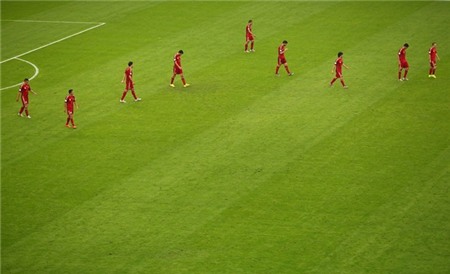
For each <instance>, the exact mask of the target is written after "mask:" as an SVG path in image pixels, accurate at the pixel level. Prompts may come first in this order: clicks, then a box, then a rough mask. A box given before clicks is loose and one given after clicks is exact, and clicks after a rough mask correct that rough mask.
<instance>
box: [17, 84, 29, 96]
mask: <svg viewBox="0 0 450 274" xmlns="http://www.w3.org/2000/svg"><path fill="white" fill-rule="evenodd" d="M30 90H31V87H30V85H29V84H27V83H23V84H22V85H21V86H20V89H19V92H20V93H21V94H22V97H24V98H28V92H29V91H30Z"/></svg>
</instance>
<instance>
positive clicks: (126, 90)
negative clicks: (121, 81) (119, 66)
mask: <svg viewBox="0 0 450 274" xmlns="http://www.w3.org/2000/svg"><path fill="white" fill-rule="evenodd" d="M127 86H128V85H127ZM127 93H128V87H126V88H125V89H124V90H123V92H122V97H120V102H121V103H126V102H125V96H127Z"/></svg>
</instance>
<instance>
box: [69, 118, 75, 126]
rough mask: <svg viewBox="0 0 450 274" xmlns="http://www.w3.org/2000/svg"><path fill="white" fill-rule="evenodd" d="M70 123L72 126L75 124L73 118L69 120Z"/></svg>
mask: <svg viewBox="0 0 450 274" xmlns="http://www.w3.org/2000/svg"><path fill="white" fill-rule="evenodd" d="M70 122H71V123H72V126H75V123H74V121H73V118H72V119H70Z"/></svg>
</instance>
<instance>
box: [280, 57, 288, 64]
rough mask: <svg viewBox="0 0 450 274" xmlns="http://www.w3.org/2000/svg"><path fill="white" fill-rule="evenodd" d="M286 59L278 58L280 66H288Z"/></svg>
mask: <svg viewBox="0 0 450 274" xmlns="http://www.w3.org/2000/svg"><path fill="white" fill-rule="evenodd" d="M286 63H287V61H286V58H284V57H278V65H282V64H286Z"/></svg>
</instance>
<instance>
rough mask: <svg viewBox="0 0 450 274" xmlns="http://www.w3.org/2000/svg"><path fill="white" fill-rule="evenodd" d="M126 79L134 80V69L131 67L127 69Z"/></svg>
mask: <svg viewBox="0 0 450 274" xmlns="http://www.w3.org/2000/svg"><path fill="white" fill-rule="evenodd" d="M125 79H126V81H127V83H129V82H133V69H132V68H131V67H127V68H126V69H125Z"/></svg>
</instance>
